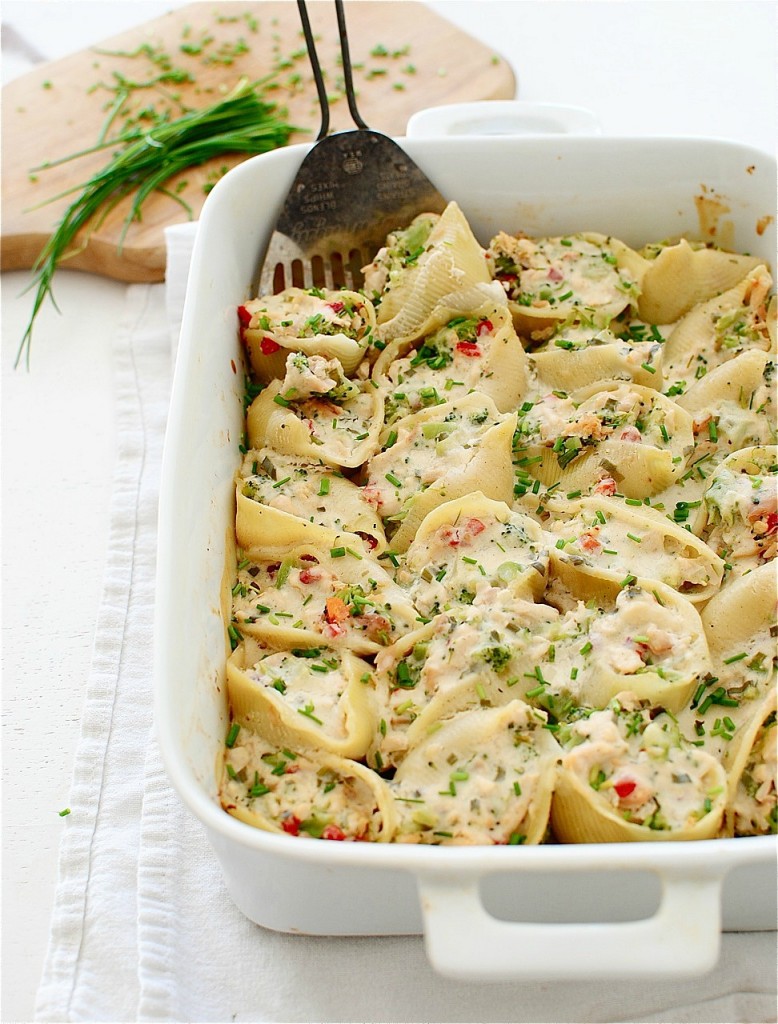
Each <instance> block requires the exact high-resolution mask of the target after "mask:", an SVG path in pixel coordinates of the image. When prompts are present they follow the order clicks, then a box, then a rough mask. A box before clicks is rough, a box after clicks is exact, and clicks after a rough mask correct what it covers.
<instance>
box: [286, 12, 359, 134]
mask: <svg viewBox="0 0 778 1024" xmlns="http://www.w3.org/2000/svg"><path fill="white" fill-rule="evenodd" d="M297 8H298V10H299V12H300V21H301V23H302V26H303V35H304V36H305V45H306V47H307V48H308V59H309V60H310V62H311V70H312V71H313V79H314V81H315V82H316V91H317V93H318V95H319V107H320V108H321V127H320V128H319V134H318V135H317V136H316V141H317V142H318V141H319V140H320V139H323V138H325V136H326V135H327V132H328V131H329V128H330V104H329V100H328V99H327V89H326V86H325V84H324V76H323V75H322V73H321V65H320V64H319V57H318V55H317V53H316V44H315V42H314V39H313V30H312V29H311V22H310V19H309V18H308V10H307V8H306V6H305V0H297ZM335 11H336V14H337V17H338V36H339V39H340V55H341V60H342V62H343V81H344V83H345V87H346V99H347V100H348V109H349V111H350V113H351V117H352V119H353V121H354V124H355V125H356V126H357V128H363V129H367V128H368V126H367V124H366V123H365V122H364V121H363V119H362V117H361V116H360V113H359V110H358V109H357V101H356V97H355V95H354V78H353V75H352V72H351V55H350V52H349V45H348V33H347V31H346V13H345V11H344V8H343V0H335Z"/></svg>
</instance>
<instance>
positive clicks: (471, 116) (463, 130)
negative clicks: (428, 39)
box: [405, 100, 602, 139]
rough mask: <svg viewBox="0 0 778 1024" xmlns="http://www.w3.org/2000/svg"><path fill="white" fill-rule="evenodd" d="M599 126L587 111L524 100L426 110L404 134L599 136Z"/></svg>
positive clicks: (414, 117) (416, 136)
mask: <svg viewBox="0 0 778 1024" xmlns="http://www.w3.org/2000/svg"><path fill="white" fill-rule="evenodd" d="M601 132H602V128H601V126H600V122H599V121H598V120H597V118H596V117H595V116H594V114H593V113H592V112H591V111H590V110H585V109H584V108H583V107H569V106H564V105H562V104H556V103H527V102H525V101H524V100H480V101H478V102H475V103H449V104H447V105H446V106H443V107H428V108H427V109H426V110H420V111H418V113H416V114H413V115H412V116H411V118H410V120H409V121H408V126H407V128H406V130H405V134H406V137H407V138H409V139H434V138H441V137H444V136H449V135H460V136H461V135H599V134H600V133H601Z"/></svg>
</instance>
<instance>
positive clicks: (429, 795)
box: [391, 700, 560, 844]
mask: <svg viewBox="0 0 778 1024" xmlns="http://www.w3.org/2000/svg"><path fill="white" fill-rule="evenodd" d="M545 725H546V716H545V715H544V714H543V713H542V712H541V711H538V710H537V709H536V708H533V707H530V706H529V705H528V704H525V703H524V702H523V701H519V700H514V701H511V702H510V703H508V704H506V705H505V706H504V707H499V708H482V709H478V710H474V711H470V712H467V713H465V714H459V715H455V716H453V717H452V718H450V719H448V720H447V721H445V722H443V723H442V724H441V727H440V729H438V730H437V731H436V732H435V733H433V734H432V735H431V736H429V737H427V738H426V739H425V740H424V741H423V742H421V743H420V744H419V745H418V746H417V747H415V748H414V749H413V750H411V751H410V753H409V754H408V756H407V757H406V758H405V760H404V761H403V763H402V764H401V766H400V767H399V768H398V769H397V773H396V774H395V777H394V781H393V782H392V784H391V791H392V794H393V796H394V798H395V800H396V801H397V807H398V818H399V831H398V833H397V835H396V836H395V840H396V841H397V842H420V843H435V844H446V843H457V844H476V843H488V844H491V843H502V844H504V843H514V844H535V843H539V842H541V841H542V840H543V838H544V836H545V833H546V828H547V825H548V815H549V808H550V804H551V792H552V788H553V783H554V771H555V768H556V763H557V759H558V757H559V754H560V750H559V747H558V745H557V743H556V741H555V740H554V738H553V736H552V735H551V733H550V732H549V731H548V730H547V729H545V728H544V726H545ZM406 801H411V802H406Z"/></svg>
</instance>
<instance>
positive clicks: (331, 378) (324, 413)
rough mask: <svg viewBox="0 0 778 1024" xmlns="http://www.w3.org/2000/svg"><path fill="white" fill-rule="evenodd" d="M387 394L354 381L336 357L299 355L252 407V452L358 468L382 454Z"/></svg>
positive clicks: (248, 420)
mask: <svg viewBox="0 0 778 1024" xmlns="http://www.w3.org/2000/svg"><path fill="white" fill-rule="evenodd" d="M383 419H384V396H383V392H382V391H381V390H380V389H379V388H378V387H376V386H374V385H372V384H371V383H369V382H365V381H352V380H349V379H348V378H346V377H345V376H344V374H343V367H342V366H341V365H340V363H339V362H338V361H337V360H336V359H324V357H323V356H310V357H309V356H306V355H305V354H304V353H303V352H295V353H292V354H291V355H289V356H288V357H287V360H286V375H285V377H284V379H283V380H274V381H273V382H272V383H271V384H269V385H268V386H267V387H266V388H265V390H264V391H262V392H261V393H260V394H259V395H258V396H257V398H255V399H254V401H253V402H252V403H251V405H250V406H249V410H248V413H247V416H246V425H247V429H248V438H249V444H250V445H251V447H252V448H262V447H265V446H267V447H270V448H275V449H276V450H277V451H279V452H282V453H284V454H288V455H300V456H302V457H305V458H312V459H320V460H321V461H322V462H326V463H328V464H329V465H331V466H342V467H347V468H352V469H353V468H354V467H356V466H361V465H362V463H363V462H364V461H365V460H366V459H368V458H370V456H371V455H372V454H373V453H374V452H375V451H377V450H378V437H379V434H380V432H381V427H382V425H383Z"/></svg>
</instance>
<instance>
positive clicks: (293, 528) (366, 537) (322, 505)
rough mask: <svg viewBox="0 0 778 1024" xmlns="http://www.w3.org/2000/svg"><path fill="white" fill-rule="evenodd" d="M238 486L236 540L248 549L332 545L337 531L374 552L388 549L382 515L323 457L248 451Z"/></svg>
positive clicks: (258, 550) (346, 538)
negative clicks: (308, 459)
mask: <svg viewBox="0 0 778 1024" xmlns="http://www.w3.org/2000/svg"><path fill="white" fill-rule="evenodd" d="M264 467H268V468H269V472H266V471H265V468H264ZM236 491H237V496H236V533H237V538H238V543H239V544H240V546H241V547H242V548H244V549H245V550H247V551H249V552H260V551H261V550H263V549H264V550H278V549H280V551H281V552H285V551H287V550H289V549H290V548H294V547H298V546H299V545H301V544H313V545H315V546H317V547H321V548H325V549H327V550H329V549H330V548H333V547H336V546H337V544H338V543H339V542H338V540H337V537H338V536H341V537H345V539H344V540H343V543H345V544H348V545H351V546H352V547H353V546H355V545H356V546H357V547H359V546H360V545H361V544H364V545H365V547H366V548H367V550H368V551H372V552H373V553H375V554H376V555H380V554H381V552H382V551H384V550H385V548H386V535H385V534H384V528H383V525H382V524H381V520H380V519H379V517H378V516H377V514H376V512H375V509H374V508H373V507H372V506H371V505H369V504H368V502H366V501H365V500H364V497H363V494H362V490H361V489H360V488H359V487H357V485H356V484H355V483H353V482H352V481H351V480H348V479H347V478H346V477H344V476H343V475H342V474H341V473H338V472H337V471H333V470H332V468H331V467H329V466H327V465H326V464H324V463H322V462H316V463H312V462H306V461H305V460H302V459H295V458H293V457H284V456H282V455H279V454H278V453H277V452H275V451H273V450H272V449H267V448H263V449H259V450H258V451H250V452H248V454H247V456H246V458H245V459H244V463H243V470H242V472H241V476H240V477H239V479H238V482H237V487H236Z"/></svg>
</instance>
